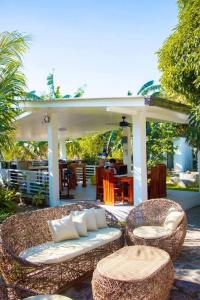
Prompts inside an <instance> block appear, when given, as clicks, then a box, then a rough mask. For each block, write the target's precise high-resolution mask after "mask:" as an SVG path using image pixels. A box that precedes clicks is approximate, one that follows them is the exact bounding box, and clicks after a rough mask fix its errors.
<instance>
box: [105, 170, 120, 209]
mask: <svg viewBox="0 0 200 300" xmlns="http://www.w3.org/2000/svg"><path fill="white" fill-rule="evenodd" d="M117 184H118V181H117V179H116V178H115V177H114V175H113V172H112V171H111V170H105V171H104V177H103V200H104V203H105V204H108V205H114V204H115V200H122V201H123V199H124V190H123V185H121V186H117Z"/></svg>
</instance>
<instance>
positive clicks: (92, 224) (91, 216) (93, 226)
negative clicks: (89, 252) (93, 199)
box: [71, 207, 98, 231]
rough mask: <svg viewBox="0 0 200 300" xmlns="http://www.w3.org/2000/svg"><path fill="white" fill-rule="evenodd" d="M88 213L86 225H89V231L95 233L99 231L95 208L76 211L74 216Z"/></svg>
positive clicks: (73, 212) (73, 213)
mask: <svg viewBox="0 0 200 300" xmlns="http://www.w3.org/2000/svg"><path fill="white" fill-rule="evenodd" d="M83 211H84V212H86V224H87V230H88V231H95V230H97V229H98V227H97V221H96V214H95V209H94V207H92V208H88V209H84V210H74V211H72V212H71V213H72V215H73V216H77V215H80V214H82V212H83Z"/></svg>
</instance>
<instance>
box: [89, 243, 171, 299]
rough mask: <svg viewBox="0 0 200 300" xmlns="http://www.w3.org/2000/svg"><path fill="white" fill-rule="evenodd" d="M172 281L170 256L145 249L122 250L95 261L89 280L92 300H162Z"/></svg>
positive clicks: (157, 250) (162, 252)
mask: <svg viewBox="0 0 200 300" xmlns="http://www.w3.org/2000/svg"><path fill="white" fill-rule="evenodd" d="M173 280H174V269H173V264H172V261H171V259H170V256H169V254H168V253H167V252H165V251H164V250H161V249H159V248H155V247H149V246H130V247H124V248H122V249H120V250H118V251H116V252H115V253H113V254H111V255H109V256H107V257H106V258H104V259H102V260H101V261H99V263H98V264H97V267H96V270H95V271H94V274H93V279H92V291H93V297H94V299H95V300H100V299H101V300H108V299H109V300H112V299H113V300H116V299H120V300H129V299H134V300H144V299H145V300H158V299H159V300H164V299H167V297H168V295H169V292H170V289H171V287H172V284H173Z"/></svg>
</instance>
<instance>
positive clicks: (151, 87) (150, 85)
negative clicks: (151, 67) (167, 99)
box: [137, 80, 163, 96]
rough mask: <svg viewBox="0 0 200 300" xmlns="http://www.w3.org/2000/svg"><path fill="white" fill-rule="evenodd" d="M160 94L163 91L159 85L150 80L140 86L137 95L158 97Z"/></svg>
mask: <svg viewBox="0 0 200 300" xmlns="http://www.w3.org/2000/svg"><path fill="white" fill-rule="evenodd" d="M161 93H163V89H162V87H161V85H160V84H156V83H155V81H154V80H150V81H148V82H146V83H145V84H143V85H142V87H141V88H140V89H139V91H138V93H137V95H141V96H147V95H151V96H159V95H160V94H161Z"/></svg>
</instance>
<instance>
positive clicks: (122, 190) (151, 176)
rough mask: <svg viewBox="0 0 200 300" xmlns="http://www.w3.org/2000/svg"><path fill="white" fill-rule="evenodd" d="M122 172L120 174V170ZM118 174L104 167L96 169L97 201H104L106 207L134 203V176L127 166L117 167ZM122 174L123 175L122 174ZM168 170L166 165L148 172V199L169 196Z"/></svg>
mask: <svg viewBox="0 0 200 300" xmlns="http://www.w3.org/2000/svg"><path fill="white" fill-rule="evenodd" d="M120 168H121V170H122V172H120V171H119V172H118V170H120ZM116 169H117V172H118V173H117V174H114V173H113V172H112V170H109V169H105V168H104V167H96V171H95V174H96V199H100V200H103V202H104V204H106V205H115V203H116V202H117V201H118V202H119V201H120V202H122V203H123V204H124V202H128V203H129V204H130V205H133V204H134V201H133V192H134V190H133V189H134V187H133V181H134V178H133V175H129V174H127V166H126V165H123V164H119V165H118V166H116ZM120 173H122V174H120ZM166 177H167V169H166V165H165V164H158V165H156V166H154V167H152V168H151V169H150V170H149V172H148V199H154V198H162V197H166V196H167V192H166Z"/></svg>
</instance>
